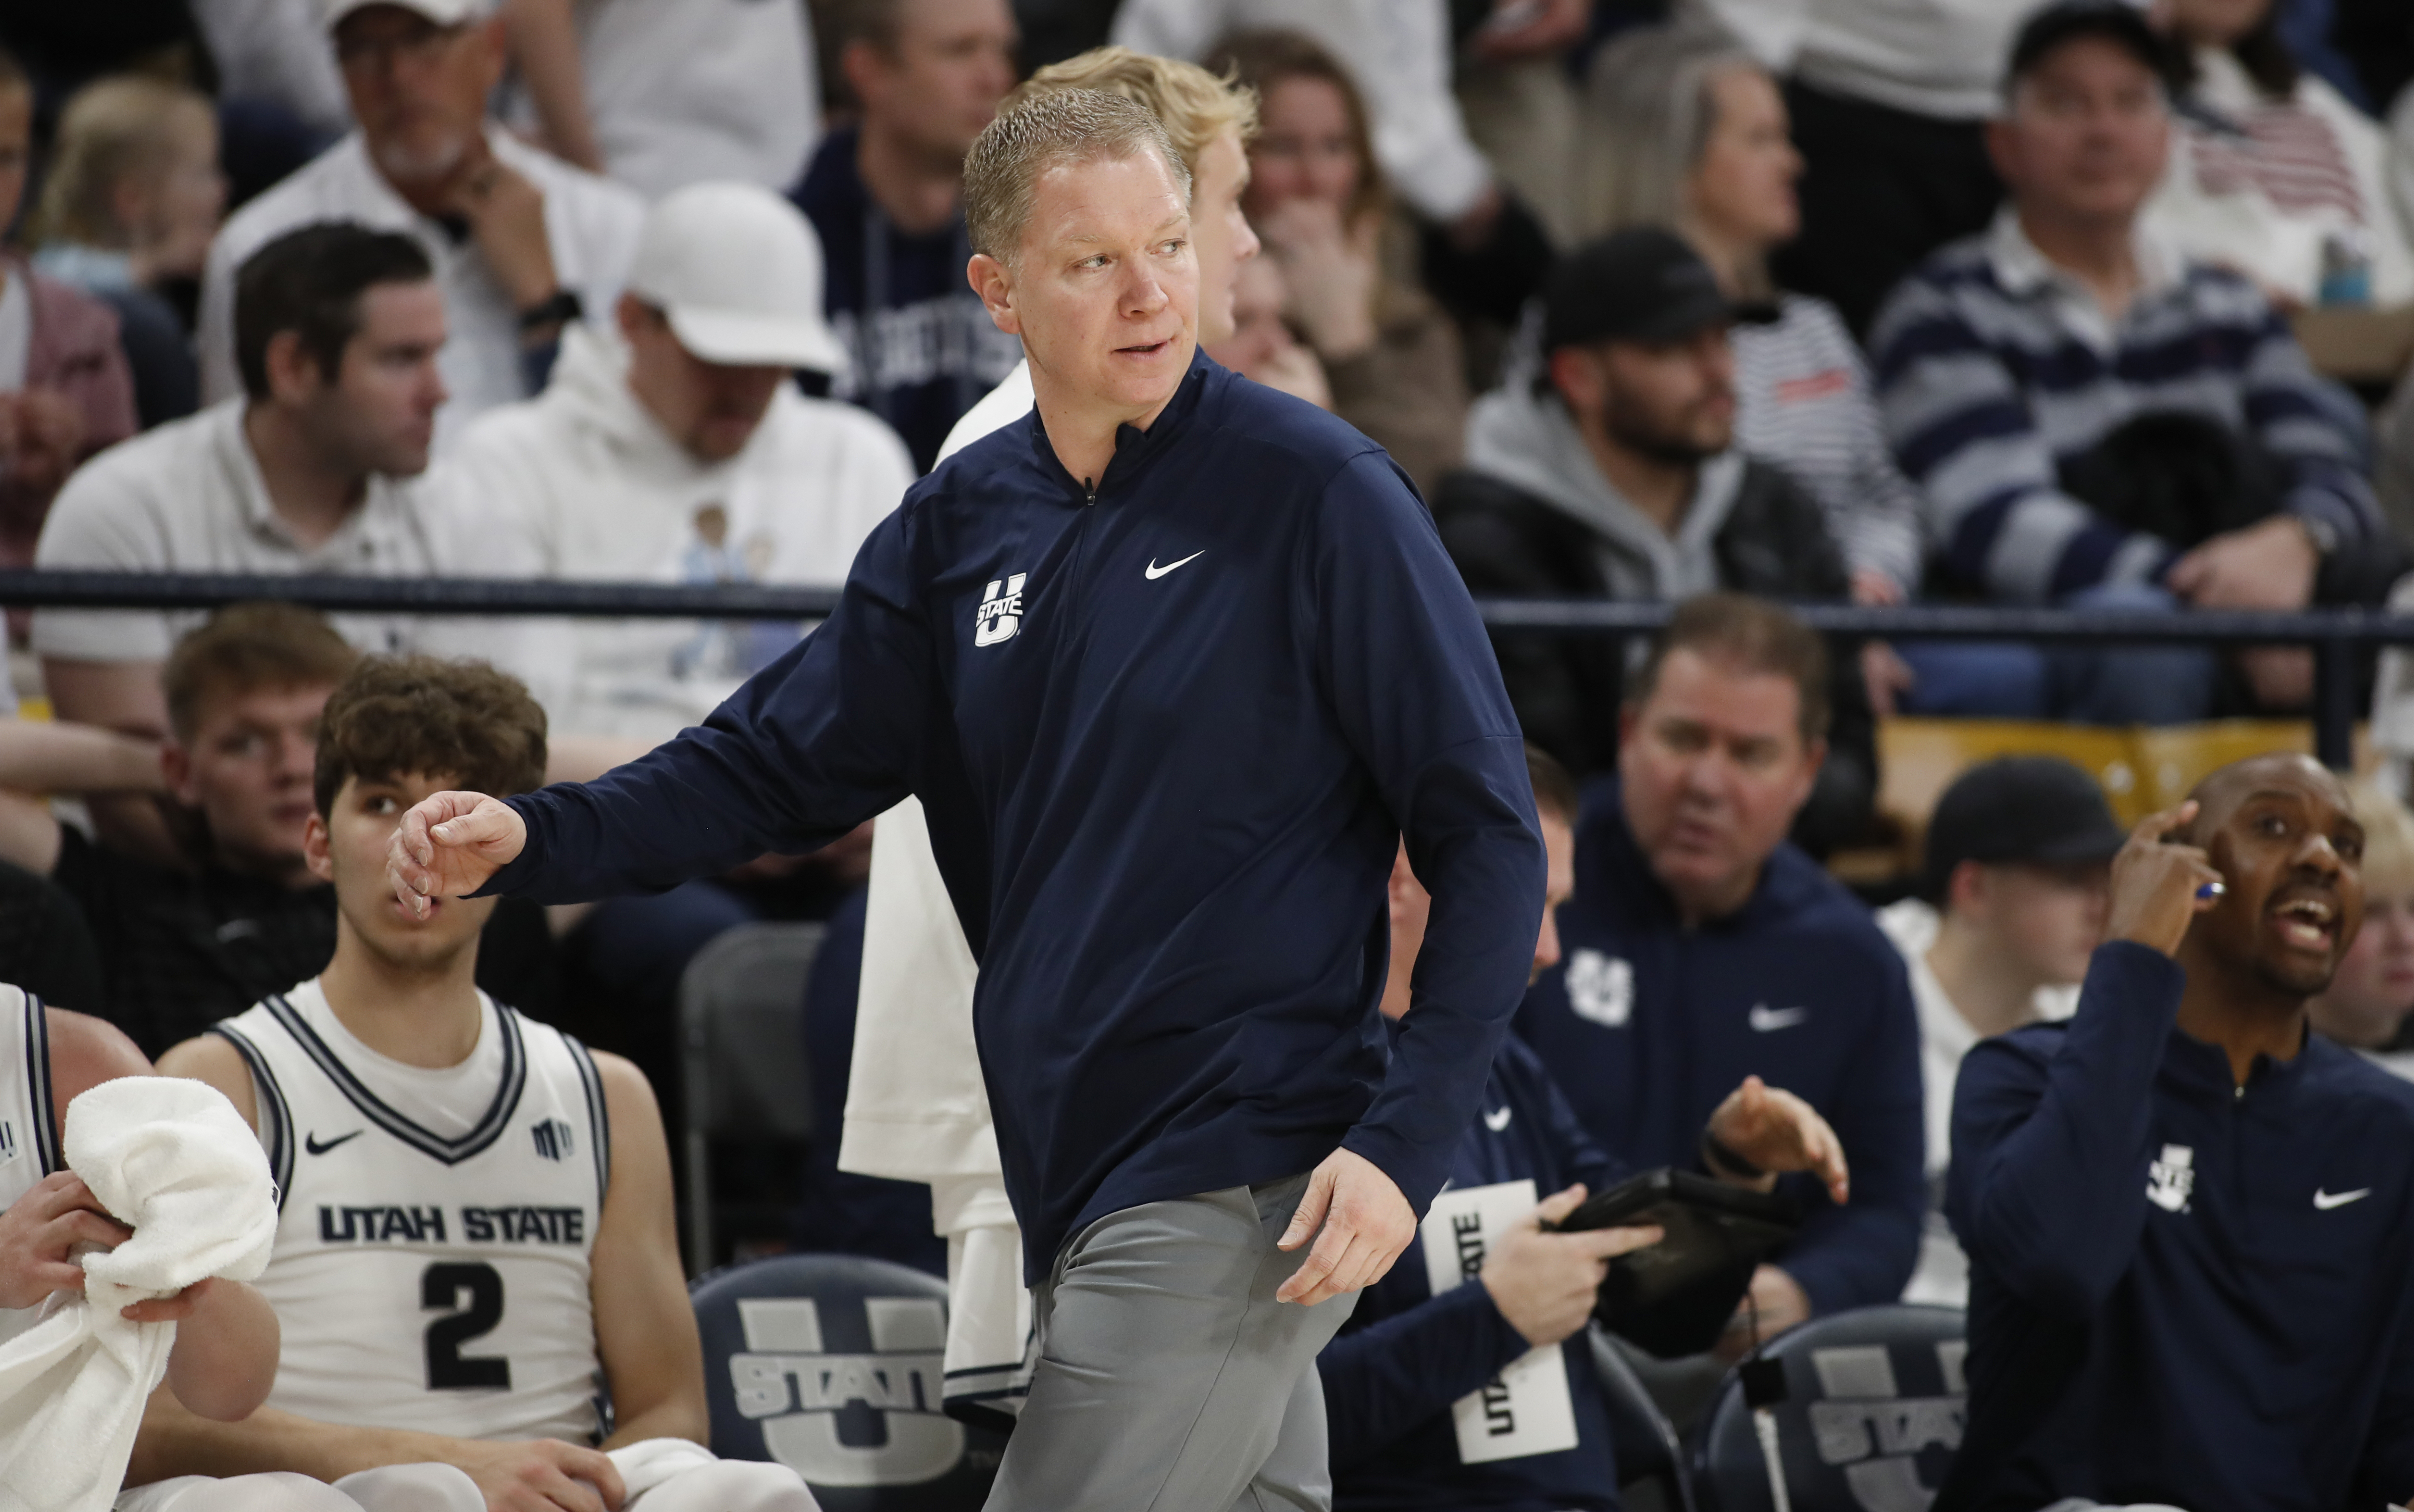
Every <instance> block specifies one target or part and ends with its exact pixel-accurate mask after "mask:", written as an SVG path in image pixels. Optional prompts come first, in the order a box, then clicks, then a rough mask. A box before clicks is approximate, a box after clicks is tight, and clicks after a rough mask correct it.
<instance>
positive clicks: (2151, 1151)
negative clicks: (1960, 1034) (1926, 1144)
mask: <svg viewBox="0 0 2414 1512" xmlns="http://www.w3.org/2000/svg"><path fill="white" fill-rule="evenodd" d="M2185 983H2186V976H2185V973H2184V972H2183V971H2182V970H2181V969H2180V967H2179V966H2177V965H2176V964H2175V963H2173V962H2172V961H2171V960H2170V959H2169V958H2168V957H2167V956H2165V955H2163V954H2161V953H2160V952H2159V951H2153V950H2150V949H2148V948H2147V947H2145V946H2142V945H2135V944H2131V943H2128V942H2126V941H2115V942H2112V943H2110V944H2107V945H2104V946H2102V947H2100V948H2098V949H2097V951H2096V952H2095V957H2094V961H2093V963H2091V965H2090V967H2089V970H2088V973H2087V981H2086V985H2085V986H2084V987H2083V988H2082V989H2081V991H2080V993H2079V1011H2078V1013H2077V1014H2076V1015H2075V1016H2074V1017H2073V1018H2071V1019H2070V1020H2069V1021H2068V1022H2067V1023H2064V1024H2047V1025H2034V1026H2032V1027H2029V1028H2024V1029H2019V1030H2016V1031H2014V1032H2013V1033H2011V1034H2008V1035H2005V1036H2004V1037H2003V1038H2001V1039H1998V1040H1987V1041H1985V1042H1983V1043H1981V1044H1980V1045H1978V1046H1977V1047H1976V1048H1975V1049H1974V1050H1973V1051H1971V1052H1970V1055H1969V1056H1968V1058H1967V1059H1965V1060H1964V1061H1963V1062H1962V1065H1961V1075H1960V1083H1959V1085H1957V1087H1956V1088H1955V1093H1954V1100H1953V1165H1952V1169H1951V1171H1950V1173H1949V1174H1948V1175H1947V1177H1946V1186H1945V1214H1946V1216H1947V1217H1948V1218H1950V1219H1951V1220H1952V1221H1953V1227H1954V1229H1955V1231H1956V1232H1957V1233H1958V1234H1959V1235H1960V1238H1961V1245H1962V1248H1963V1249H1965V1250H1968V1251H1969V1253H1970V1355H1969V1365H1968V1369H1969V1380H1970V1403H1969V1412H1970V1418H1969V1432H1968V1435H1967V1437H1966V1438H1965V1440H1964V1447H1963V1450H1962V1453H1963V1455H1964V1456H1965V1457H1967V1456H1970V1455H1972V1454H1974V1453H1977V1454H1983V1455H1984V1456H1985V1457H1986V1461H1987V1463H1988V1464H1989V1466H1990V1467H1992V1468H1993V1473H1992V1474H1991V1475H1974V1479H1976V1480H1977V1481H1979V1482H1981V1484H1976V1485H1973V1486H1971V1487H1969V1488H1968V1490H1969V1491H1970V1492H1971V1493H1973V1494H1972V1495H1971V1496H1970V1497H1969V1499H1968V1500H1967V1501H1966V1503H1965V1505H1976V1506H1984V1507H1989V1508H1995V1507H2001V1508H2021V1509H2028V1508H2034V1507H2040V1506H2046V1505H2050V1504H2052V1503H2054V1502H2056V1501H2059V1500H2061V1499H2062V1498H2064V1497H2070V1496H2082V1497H2087V1498H2090V1499H2093V1500H2095V1501H2101V1502H2105V1503H2111V1504H2120V1503H2129V1502H2158V1503H2168V1504H2171V1505H2177V1506H2183V1507H2186V1508H2188V1509H2189V1512H2249V1509H2253V1512H2287V1509H2294V1508H2304V1509H2307V1512H2312V1509H2314V1508H2322V1509H2325V1512H2331V1509H2338V1508H2346V1507H2355V1508H2362V1509H2367V1512H2378V1508H2379V1507H2380V1506H2381V1505H2383V1504H2384V1503H2388V1502H2403V1501H2405V1500H2406V1499H2407V1497H2409V1496H2414V1085H2407V1083H2405V1082H2402V1081H2399V1080H2398V1079H2397V1078H2395V1077H2393V1076H2392V1075H2390V1074H2389V1073H2388V1072H2386V1071H2384V1070H2380V1069H2379V1068H2377V1067H2376V1066H2373V1065H2371V1064H2369V1063H2367V1062H2366V1061H2364V1060H2363V1059H2362V1057H2361V1056H2359V1055H2354V1054H2353V1053H2351V1052H2349V1051H2346V1050H2342V1049H2340V1048H2339V1047H2338V1046H2336V1045H2333V1044H2332V1043H2330V1042H2329V1041H2328V1040H2322V1039H2320V1038H2318V1037H2315V1036H2310V1035H2309V1036H2308V1037H2307V1038H2306V1041H2305V1046H2304V1048H2303V1049H2302V1051H2300V1052H2299V1053H2298V1054H2297V1055H2296V1057H2295V1058H2294V1059H2292V1060H2288V1061H2285V1062H2274V1061H2272V1060H2271V1059H2269V1058H2267V1057H2258V1059H2257V1060H2256V1062H2255V1066H2254V1068H2253V1070H2251V1071H2250V1072H2249V1074H2248V1077H2247V1081H2246V1085H2243V1086H2239V1085H2236V1084H2235V1083H2234V1082H2233V1080H2232V1078H2231V1073H2230V1069H2229V1057H2228V1053H2227V1052H2225V1051H2224V1050H2222V1049H2221V1048H2220V1047H2219V1046H2218V1045H2213V1044H2208V1043H2206V1042H2204V1041H2203V1040H2198V1039H2195V1038H2193V1037H2191V1036H2189V1035H2187V1034H2185V1033H2183V1032H2182V1031H2181V1030H2180V1029H2178V1028H2177V1027H2176V1026H2175V1025H2176V1024H2177V1021H2178V1016H2179V1005H2180V997H2181V994H2182V992H2183V988H2184V986H2185ZM1962 1478H1963V1470H1962V1468H1961V1467H1958V1466H1957V1469H1956V1473H1955V1480H1956V1483H1957V1484H1956V1487H1955V1489H1956V1490H1957V1492H1959V1491H1960V1490H1963V1488H1962V1487H1960V1485H1959V1484H1958V1483H1959V1482H1960V1481H1961V1480H1962Z"/></svg>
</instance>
